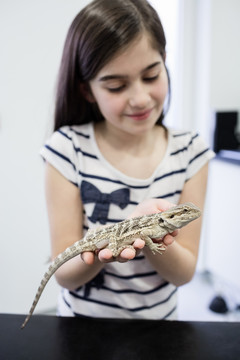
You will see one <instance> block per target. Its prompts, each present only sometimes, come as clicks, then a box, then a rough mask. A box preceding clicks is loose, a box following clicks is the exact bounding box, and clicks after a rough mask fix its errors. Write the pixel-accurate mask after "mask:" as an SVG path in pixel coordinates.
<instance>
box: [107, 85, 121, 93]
mask: <svg viewBox="0 0 240 360" xmlns="http://www.w3.org/2000/svg"><path fill="white" fill-rule="evenodd" d="M124 88H125V85H121V86H118V87H111V88H110V87H109V88H108V91H110V92H112V93H114V92H120V91H122V90H123V89H124Z"/></svg>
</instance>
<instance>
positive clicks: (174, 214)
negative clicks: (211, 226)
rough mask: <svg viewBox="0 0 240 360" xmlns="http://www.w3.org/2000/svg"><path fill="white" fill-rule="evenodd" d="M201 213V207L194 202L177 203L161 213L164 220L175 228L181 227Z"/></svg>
mask: <svg viewBox="0 0 240 360" xmlns="http://www.w3.org/2000/svg"><path fill="white" fill-rule="evenodd" d="M200 215H201V211H200V209H199V208H198V207H197V206H195V205H194V204H192V203H185V204H182V205H177V206H174V207H172V208H171V209H169V210H167V211H164V212H162V213H161V218H162V220H163V221H164V222H165V223H166V224H168V225H170V226H172V227H173V228H175V229H176V228H180V227H182V226H184V225H187V224H188V223H189V222H191V221H192V220H195V219H197V218H198V217H199V216H200Z"/></svg>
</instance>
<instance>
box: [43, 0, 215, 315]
mask: <svg viewBox="0 0 240 360" xmlns="http://www.w3.org/2000/svg"><path fill="white" fill-rule="evenodd" d="M165 46H166V41H165V35H164V31H163V28H162V25H161V22H160V19H159V18H158V15H157V13H156V12H155V10H154V9H153V8H152V7H151V6H150V4H149V3H148V2H147V1H146V0H114V1H108V0H95V1H93V2H91V3H90V4H89V5H88V6H86V7H85V8H84V9H83V10H82V11H81V12H80V13H79V14H78V15H77V16H76V18H75V19H74V21H73V23H72V25H71V27H70V29H69V32H68V34H67V38H66V42H65V46H64V50H63V57H62V62H61V67H60V72H59V79H58V88H57V96H56V109H55V128H54V133H53V135H52V136H51V138H50V139H49V140H48V142H47V143H46V145H45V147H44V148H43V149H42V151H41V154H42V156H43V158H44V159H45V160H46V197H47V207H48V213H49V222H50V232H51V244H52V257H53V258H54V257H55V256H56V255H58V254H59V253H60V252H62V251H63V250H65V248H67V247H68V246H69V245H71V244H72V243H73V242H75V241H77V240H79V239H80V238H82V237H83V236H84V234H85V232H86V231H87V230H88V229H91V228H93V227H96V226H101V225H109V224H112V223H115V222H118V221H121V220H123V219H125V218H127V217H129V216H139V215H143V214H146V213H154V212H159V211H163V210H165V209H167V208H169V207H171V206H173V204H177V203H183V202H187V201H192V202H193V203H195V204H196V205H197V206H199V207H200V208H203V205H204V198H205V192H206V182H207V163H208V161H209V159H210V158H211V157H212V156H213V153H212V152H211V151H210V150H209V149H208V148H207V147H206V145H205V143H204V142H203V140H202V139H201V138H200V137H199V136H198V135H197V134H194V133H191V132H181V131H173V130H171V129H167V128H166V127H165V126H164V125H163V119H164V115H165V112H166V109H165V107H166V103H168V100H169V95H170V84H169V77H168V73H167V69H166V66H165V58H166V52H165ZM138 204H139V205H138ZM200 228H201V220H197V221H194V222H193V223H191V224H190V225H188V226H187V227H186V228H184V229H182V230H181V231H180V232H179V233H176V232H175V233H173V234H171V235H168V236H166V237H165V238H164V239H163V241H164V244H165V245H166V246H167V250H166V251H165V253H164V254H163V255H160V254H158V255H153V254H152V253H151V252H150V251H149V250H148V249H146V248H144V242H143V241H142V240H140V239H137V240H136V241H135V243H134V247H135V251H134V250H131V249H125V250H124V251H122V253H121V255H120V256H119V257H118V258H117V259H115V258H113V257H112V254H111V251H110V250H107V249H103V250H101V251H100V252H99V253H98V254H93V253H91V252H87V253H84V254H83V255H82V257H76V258H74V259H72V260H71V261H69V262H67V263H66V264H64V266H62V267H61V268H60V269H59V270H58V271H57V273H56V278H57V281H58V283H59V284H60V285H61V286H62V292H61V295H60V298H59V306H58V314H59V315H62V316H74V315H75V316H93V317H112V318H119V317H121V318H123V317H124V318H148V319H150V318H151V319H175V318H176V305H177V299H176V289H177V287H178V286H180V285H182V284H185V283H186V282H188V281H190V279H191V278H192V276H193V274H194V271H195V266H196V262H197V255H198V246H199V238H200ZM174 239H175V241H173V240H174ZM141 249H142V251H141ZM129 260H131V261H129Z"/></svg>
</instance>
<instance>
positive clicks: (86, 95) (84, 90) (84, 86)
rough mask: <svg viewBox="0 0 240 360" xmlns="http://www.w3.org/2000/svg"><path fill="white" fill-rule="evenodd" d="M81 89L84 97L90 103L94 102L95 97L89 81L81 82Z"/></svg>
mask: <svg viewBox="0 0 240 360" xmlns="http://www.w3.org/2000/svg"><path fill="white" fill-rule="evenodd" d="M80 91H81V94H82V95H83V97H84V98H85V99H86V100H87V101H88V102H90V103H94V102H95V99H94V96H93V94H92V91H91V89H90V86H89V85H88V84H87V83H80Z"/></svg>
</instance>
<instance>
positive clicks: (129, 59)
mask: <svg viewBox="0 0 240 360" xmlns="http://www.w3.org/2000/svg"><path fill="white" fill-rule="evenodd" d="M89 85H90V89H91V92H92V96H93V99H92V100H94V101H96V102H97V104H98V107H99V109H100V111H101V113H102V115H103V117H104V118H105V120H106V122H107V125H110V124H111V125H112V126H114V127H115V128H118V129H121V130H122V131H123V132H126V133H128V134H132V135H137V134H143V133H144V132H146V131H148V130H151V129H152V128H153V126H154V125H155V123H156V121H157V120H158V118H159V116H160V114H161V113H162V111H163V105H164V101H165V98H166V95H167V92H168V79H167V72H166V69H165V66H164V60H163V58H162V57H161V55H160V53H159V52H158V51H157V50H155V49H153V47H152V45H151V42H150V40H149V37H148V36H147V35H146V34H144V35H143V36H141V38H139V39H138V40H137V41H134V42H133V43H132V45H130V46H129V47H128V48H127V49H126V50H125V51H123V52H121V53H120V54H119V55H117V56H116V57H114V58H113V60H111V61H110V62H108V63H107V65H105V66H104V67H103V68H102V69H101V70H100V71H99V73H98V74H97V76H96V77H95V78H94V79H93V80H91V81H90V83H89Z"/></svg>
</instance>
